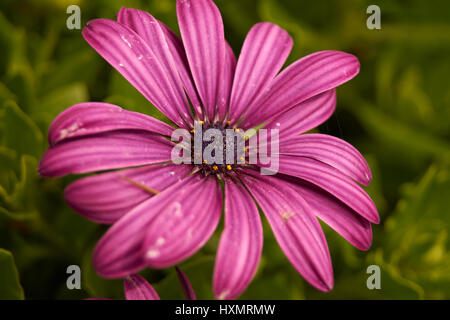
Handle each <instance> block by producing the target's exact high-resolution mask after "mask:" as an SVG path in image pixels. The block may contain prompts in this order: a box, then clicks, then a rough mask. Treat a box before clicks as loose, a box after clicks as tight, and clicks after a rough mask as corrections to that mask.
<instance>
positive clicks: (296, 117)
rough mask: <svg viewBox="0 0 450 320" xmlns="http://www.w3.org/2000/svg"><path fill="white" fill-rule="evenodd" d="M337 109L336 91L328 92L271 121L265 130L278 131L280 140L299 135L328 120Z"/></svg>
mask: <svg viewBox="0 0 450 320" xmlns="http://www.w3.org/2000/svg"><path fill="white" fill-rule="evenodd" d="M335 109H336V90H335V89H332V90H328V91H325V92H323V93H320V94H318V95H316V96H314V97H312V98H309V99H308V100H306V101H303V102H302V103H300V104H298V105H296V106H295V107H292V108H291V109H289V110H288V111H286V112H283V113H282V114H280V115H279V116H277V117H275V118H274V119H273V120H270V122H269V123H268V124H266V125H265V126H264V127H263V128H264V129H278V130H279V135H278V136H279V139H280V141H283V140H285V139H287V138H289V137H292V136H296V135H299V134H301V133H304V132H306V131H308V130H311V129H314V128H316V127H317V126H319V125H321V124H322V123H324V122H325V121H327V120H328V118H329V117H331V115H332V114H333V112H334V110H335Z"/></svg>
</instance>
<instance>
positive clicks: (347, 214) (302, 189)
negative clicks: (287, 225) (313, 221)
mask: <svg viewBox="0 0 450 320" xmlns="http://www.w3.org/2000/svg"><path fill="white" fill-rule="evenodd" d="M291 187H292V188H293V189H295V190H296V191H298V192H299V193H300V194H301V196H302V197H303V198H304V199H305V200H306V202H308V204H309V205H310V206H311V208H313V209H314V214H315V215H316V216H317V217H318V218H319V219H320V220H322V221H323V222H325V223H326V224H328V225H329V226H330V227H331V228H333V229H334V230H335V231H336V232H337V233H339V234H340V235H341V236H342V237H343V238H344V239H346V240H347V241H348V242H350V243H351V244H352V245H353V246H355V247H356V248H358V249H360V250H368V249H369V248H370V246H371V245H372V225H371V224H370V222H369V221H367V220H366V219H365V218H363V217H361V216H360V215H359V214H358V213H356V212H355V211H354V210H352V209H350V208H349V207H348V206H347V205H345V204H344V203H343V202H341V201H339V200H338V199H337V198H335V197H334V196H332V195H331V194H329V193H328V192H326V191H324V190H323V189H321V188H319V187H317V186H315V185H313V184H312V183H309V182H307V181H304V180H301V179H292V181H291Z"/></svg>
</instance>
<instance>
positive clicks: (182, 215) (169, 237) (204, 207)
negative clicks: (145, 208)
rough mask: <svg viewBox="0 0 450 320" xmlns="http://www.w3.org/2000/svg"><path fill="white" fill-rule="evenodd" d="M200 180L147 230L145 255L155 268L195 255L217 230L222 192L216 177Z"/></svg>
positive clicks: (166, 209) (180, 195) (165, 208)
mask: <svg viewBox="0 0 450 320" xmlns="http://www.w3.org/2000/svg"><path fill="white" fill-rule="evenodd" d="M200 180H201V185H199V186H198V187H197V188H196V189H195V190H191V191H190V192H187V191H186V193H182V191H178V197H177V198H176V199H175V200H174V201H172V202H171V203H170V204H167V205H166V206H165V207H164V211H163V212H161V213H160V214H158V216H156V217H155V219H154V220H153V221H152V223H151V225H150V226H149V227H148V229H147V233H146V239H145V246H144V247H145V253H146V258H147V263H148V266H149V267H152V268H165V267H168V266H172V265H174V264H177V263H179V262H181V261H183V260H185V259H186V258H188V257H190V256H191V255H193V254H194V253H196V252H197V251H198V250H199V249H200V248H201V247H202V246H203V245H204V244H205V243H206V241H208V239H209V238H210V237H211V235H212V234H213V233H214V231H215V230H216V227H217V224H218V223H219V219H220V214H221V212H222V190H221V188H220V184H219V183H218V181H217V179H216V178H215V177H211V176H209V177H206V178H203V179H200Z"/></svg>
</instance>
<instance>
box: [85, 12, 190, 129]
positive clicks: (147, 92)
mask: <svg viewBox="0 0 450 320" xmlns="http://www.w3.org/2000/svg"><path fill="white" fill-rule="evenodd" d="M83 36H84V38H85V39H86V41H87V42H88V43H89V44H90V45H91V46H92V47H93V48H94V49H95V50H96V51H97V52H98V53H99V54H100V55H101V56H102V57H103V58H104V59H105V60H106V61H108V62H109V63H110V64H111V65H112V66H113V67H114V68H116V70H117V71H119V72H120V73H121V74H122V75H123V76H124V77H125V78H126V79H127V80H128V81H129V82H130V83H131V84H132V85H133V86H134V87H135V88H136V89H137V90H139V92H141V93H142V94H143V95H144V96H145V97H146V98H147V99H148V100H149V101H150V102H151V103H152V104H154V105H155V107H157V108H158V109H159V110H160V111H161V112H162V113H164V114H165V115H166V116H167V117H168V118H169V119H171V120H172V121H173V122H174V123H176V124H177V125H178V126H180V127H185V126H186V125H185V123H184V121H183V117H182V115H181V114H180V112H179V111H180V110H184V109H185V105H186V104H187V100H186V96H185V95H184V91H183V89H182V86H181V85H180V84H179V83H176V82H173V81H172V79H171V78H170V76H169V74H171V73H170V72H169V70H168V69H167V66H165V65H163V64H162V63H161V62H160V61H159V59H158V57H157V55H156V54H155V53H154V52H153V50H152V49H150V47H149V46H148V45H147V44H146V41H145V40H143V39H142V38H141V37H140V36H139V35H138V34H137V33H135V32H134V31H133V30H131V29H130V28H128V27H126V26H124V25H122V24H120V23H118V22H116V21H112V20H107V19H97V20H92V21H90V22H89V23H88V24H87V26H86V27H85V28H84V29H83Z"/></svg>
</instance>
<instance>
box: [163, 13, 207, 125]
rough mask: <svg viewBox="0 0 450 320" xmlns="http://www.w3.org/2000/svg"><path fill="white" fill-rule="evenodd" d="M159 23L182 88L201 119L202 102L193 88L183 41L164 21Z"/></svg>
mask: <svg viewBox="0 0 450 320" xmlns="http://www.w3.org/2000/svg"><path fill="white" fill-rule="evenodd" d="M159 25H160V26H161V28H162V29H163V31H164V34H165V36H166V40H167V44H168V45H169V49H170V52H172V56H173V58H174V59H175V63H176V64H177V68H178V72H179V73H180V77H181V80H182V81H183V85H184V89H185V90H186V93H187V95H188V97H189V99H190V100H191V104H192V106H193V107H194V110H195V112H196V116H197V118H199V119H203V109H202V103H201V102H200V97H199V96H198V93H197V88H195V84H194V79H193V78H192V74H191V70H190V68H189V62H188V60H187V56H186V52H185V51H184V46H183V42H182V41H181V39H180V38H179V37H178V36H177V35H176V34H175V33H174V32H173V31H172V30H171V29H170V28H169V27H167V26H166V25H165V24H164V23H162V22H161V21H160V22H159Z"/></svg>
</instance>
